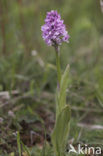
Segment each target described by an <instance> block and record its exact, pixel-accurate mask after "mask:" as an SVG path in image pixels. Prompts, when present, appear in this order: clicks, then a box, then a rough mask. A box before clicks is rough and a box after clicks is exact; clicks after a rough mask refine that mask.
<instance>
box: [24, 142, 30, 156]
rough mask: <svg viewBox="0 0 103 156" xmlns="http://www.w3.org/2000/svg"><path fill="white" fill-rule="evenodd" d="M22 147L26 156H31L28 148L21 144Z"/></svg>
mask: <svg viewBox="0 0 103 156" xmlns="http://www.w3.org/2000/svg"><path fill="white" fill-rule="evenodd" d="M22 145H23V149H24V151H25V152H26V153H27V155H28V156H31V155H30V151H29V149H28V147H27V146H25V145H24V144H23V142H22Z"/></svg>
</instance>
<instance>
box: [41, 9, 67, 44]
mask: <svg viewBox="0 0 103 156" xmlns="http://www.w3.org/2000/svg"><path fill="white" fill-rule="evenodd" d="M63 22H64V21H63V20H61V16H60V15H59V14H58V12H57V11H54V10H52V11H50V12H47V16H46V19H45V24H44V25H43V26H42V27H41V30H42V37H43V39H44V40H45V42H46V44H47V45H48V46H52V45H61V43H62V42H68V39H69V35H68V32H67V31H66V27H65V25H64V24H63Z"/></svg>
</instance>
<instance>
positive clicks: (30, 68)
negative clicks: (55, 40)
mask: <svg viewBox="0 0 103 156" xmlns="http://www.w3.org/2000/svg"><path fill="white" fill-rule="evenodd" d="M52 9H53V10H58V12H59V13H60V14H61V16H62V18H63V19H64V21H65V24H66V27H67V30H68V31H69V34H70V42H69V44H66V43H63V45H62V46H61V64H62V72H63V71H64V69H65V68H66V65H67V64H69V65H70V73H69V86H68V89H67V104H69V105H70V106H71V112H72V113H71V123H70V133H69V138H68V144H69V143H72V144H73V145H74V146H75V147H77V144H78V143H81V144H88V145H93V146H95V145H98V144H99V145H100V146H102V144H103V135H102V134H103V126H102V121H103V115H102V114H103V109H102V108H103V13H102V11H101V6H100V2H99V0H98V1H97V0H86V1H85V0H83V1H81V0H78V1H76V0H52V1H49V0H42V1H41V0H30V1H28V0H15V1H14V0H10V1H7V0H0V156H20V155H23V156H54V152H53V149H52V144H51V136H50V134H51V132H52V130H53V127H54V123H55V86H56V83H57V74H56V64H55V62H56V59H55V51H54V48H53V47H47V45H46V44H45V43H44V41H43V39H42V36H41V26H42V25H43V24H44V18H45V15H46V12H47V11H50V10H52ZM67 149H68V147H67ZM66 154H67V156H68V152H66Z"/></svg>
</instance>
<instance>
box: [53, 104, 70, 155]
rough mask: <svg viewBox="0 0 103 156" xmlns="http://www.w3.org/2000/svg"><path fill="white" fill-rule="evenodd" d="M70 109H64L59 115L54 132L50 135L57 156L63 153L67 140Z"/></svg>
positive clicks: (66, 107) (67, 107)
mask: <svg viewBox="0 0 103 156" xmlns="http://www.w3.org/2000/svg"><path fill="white" fill-rule="evenodd" d="M70 114H71V113H70V107H69V106H65V108H64V109H63V110H62V111H61V113H59V115H58V118H57V121H56V124H55V128H54V131H53V133H52V143H53V146H54V149H55V152H56V154H57V156H63V155H61V154H62V153H63V152H64V148H65V145H66V142H67V139H68V134H69V124H70Z"/></svg>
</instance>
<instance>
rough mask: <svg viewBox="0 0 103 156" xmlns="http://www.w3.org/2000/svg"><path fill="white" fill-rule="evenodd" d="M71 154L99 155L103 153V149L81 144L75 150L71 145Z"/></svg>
mask: <svg viewBox="0 0 103 156" xmlns="http://www.w3.org/2000/svg"><path fill="white" fill-rule="evenodd" d="M69 153H76V154H93V155H94V154H95V155H97V154H98V155H99V154H101V153H102V149H101V147H89V146H87V145H84V146H81V145H80V144H78V146H77V147H76V148H75V147H74V146H73V145H72V144H69Z"/></svg>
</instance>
